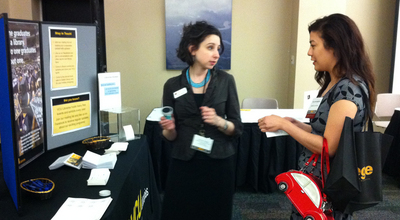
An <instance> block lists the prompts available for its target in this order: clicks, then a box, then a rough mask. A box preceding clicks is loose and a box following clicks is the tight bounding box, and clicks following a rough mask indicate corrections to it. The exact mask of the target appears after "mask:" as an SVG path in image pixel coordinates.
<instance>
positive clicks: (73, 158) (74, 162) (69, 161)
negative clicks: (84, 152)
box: [49, 153, 82, 170]
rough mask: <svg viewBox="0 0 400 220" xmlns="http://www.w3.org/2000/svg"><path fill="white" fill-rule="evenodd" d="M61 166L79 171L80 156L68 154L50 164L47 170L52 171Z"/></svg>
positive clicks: (80, 164) (80, 165)
mask: <svg viewBox="0 0 400 220" xmlns="http://www.w3.org/2000/svg"><path fill="white" fill-rule="evenodd" d="M63 165H67V166H70V167H73V168H75V169H78V170H79V169H81V167H82V156H80V155H78V154H75V153H70V154H68V155H65V156H62V157H59V158H58V159H57V160H56V161H54V162H53V163H52V164H50V166H49V169H50V170H54V169H57V168H60V167H61V166H63Z"/></svg>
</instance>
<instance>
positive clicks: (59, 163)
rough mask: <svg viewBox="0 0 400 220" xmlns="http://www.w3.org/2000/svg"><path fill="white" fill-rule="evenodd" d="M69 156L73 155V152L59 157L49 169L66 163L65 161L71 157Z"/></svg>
mask: <svg viewBox="0 0 400 220" xmlns="http://www.w3.org/2000/svg"><path fill="white" fill-rule="evenodd" d="M69 156H71V154H68V155H65V156H62V157H59V158H58V159H57V160H56V161H54V162H53V163H52V164H50V166H49V169H50V170H54V169H57V168H60V167H62V166H63V165H64V161H66V160H67V159H68V158H69Z"/></svg>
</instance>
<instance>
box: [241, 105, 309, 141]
mask: <svg viewBox="0 0 400 220" xmlns="http://www.w3.org/2000/svg"><path fill="white" fill-rule="evenodd" d="M306 114H307V109H242V110H241V111H240V117H241V119H242V123H258V119H260V118H263V117H265V116H270V115H277V116H280V117H291V118H294V119H296V120H299V121H301V122H309V119H307V118H306ZM265 134H266V135H267V137H268V138H270V137H277V136H284V135H288V134H287V133H286V132H285V131H282V130H278V131H275V132H265Z"/></svg>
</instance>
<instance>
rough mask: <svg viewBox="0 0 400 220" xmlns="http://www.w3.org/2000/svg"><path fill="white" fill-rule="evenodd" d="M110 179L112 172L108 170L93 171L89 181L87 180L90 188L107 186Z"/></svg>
mask: <svg viewBox="0 0 400 220" xmlns="http://www.w3.org/2000/svg"><path fill="white" fill-rule="evenodd" d="M109 178H110V170H109V169H106V168H101V169H92V171H90V176H89V179H88V180H87V185H88V186H105V185H107V182H108V179H109Z"/></svg>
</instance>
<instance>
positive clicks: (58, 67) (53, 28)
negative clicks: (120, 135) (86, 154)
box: [0, 14, 98, 210]
mask: <svg viewBox="0 0 400 220" xmlns="http://www.w3.org/2000/svg"><path fill="white" fill-rule="evenodd" d="M96 59H97V58H96V27H95V26H94V25H90V24H86V25H82V24H62V23H42V22H35V21H26V20H15V19H8V17H7V14H0V88H1V93H0V116H1V117H0V129H1V144H2V157H3V173H4V180H5V182H6V185H7V187H8V189H9V191H10V194H11V197H12V199H13V201H14V204H15V206H16V208H17V210H19V209H20V208H21V206H22V204H21V203H22V202H21V189H20V187H19V184H20V182H22V181H24V180H20V172H23V167H24V166H29V162H31V161H32V160H35V159H37V160H40V155H42V154H44V153H45V152H46V150H51V149H54V148H57V147H61V146H65V145H68V144H71V143H74V142H77V141H81V140H83V139H85V138H88V137H93V136H97V135H98V91H97V69H96V67H97V65H96V63H97V61H96Z"/></svg>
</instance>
